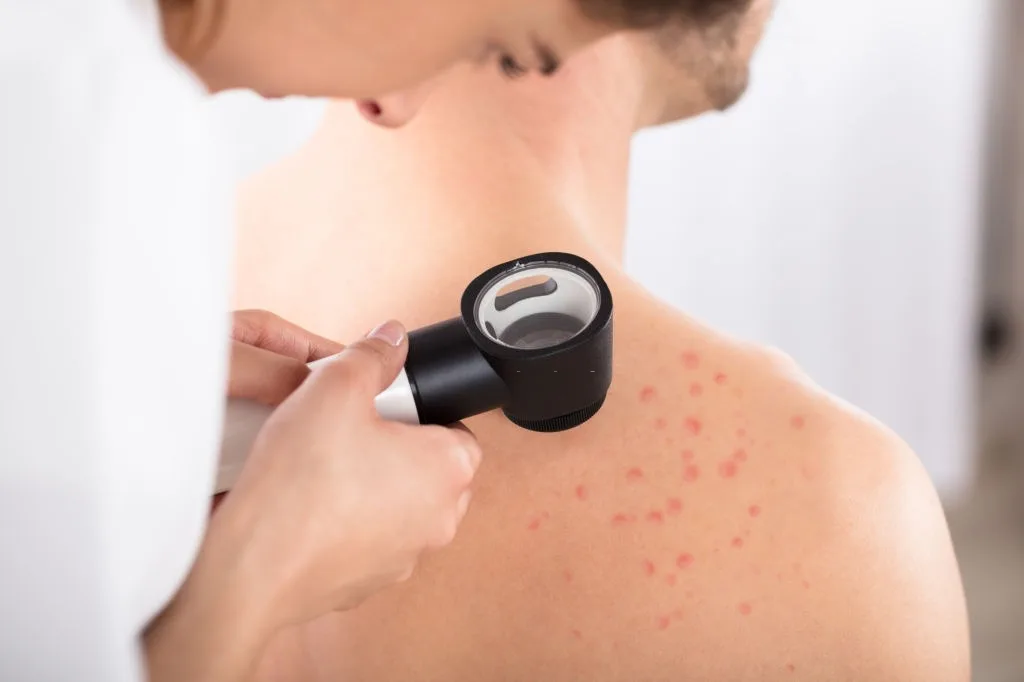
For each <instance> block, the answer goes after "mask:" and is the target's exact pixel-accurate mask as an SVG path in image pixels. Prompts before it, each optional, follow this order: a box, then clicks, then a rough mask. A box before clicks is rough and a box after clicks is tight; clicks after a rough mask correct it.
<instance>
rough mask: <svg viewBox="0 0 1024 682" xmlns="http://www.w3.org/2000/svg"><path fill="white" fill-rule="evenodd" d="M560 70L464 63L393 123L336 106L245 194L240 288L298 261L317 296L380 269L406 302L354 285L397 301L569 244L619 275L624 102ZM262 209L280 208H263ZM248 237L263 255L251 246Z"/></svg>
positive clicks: (291, 270) (628, 119)
mask: <svg viewBox="0 0 1024 682" xmlns="http://www.w3.org/2000/svg"><path fill="white" fill-rule="evenodd" d="M559 77H561V74H560V76H559ZM556 81H557V79H552V80H551V81H550V82H545V81H544V80H543V79H541V78H539V77H538V78H536V79H535V80H534V81H533V82H524V83H516V84H509V83H507V82H501V81H500V80H499V79H498V78H497V77H493V76H492V77H488V76H485V75H483V74H472V73H467V74H466V75H465V77H464V78H463V77H461V76H460V77H459V78H454V79H453V81H452V82H451V83H450V84H449V86H446V89H445V91H443V92H438V93H436V95H435V96H434V98H433V99H432V101H431V102H430V103H429V104H428V106H427V107H426V109H425V110H424V111H423V112H422V113H421V115H420V117H419V118H417V119H416V120H415V121H413V123H412V124H410V125H409V126H407V127H406V128H403V129H400V130H383V129H379V128H377V127H375V126H373V125H371V124H369V123H366V122H364V121H363V120H362V119H361V117H360V116H359V114H358V113H357V112H356V111H355V110H354V107H352V106H351V105H350V104H347V103H337V104H332V105H331V107H330V108H329V110H328V113H327V115H326V118H325V121H324V124H323V125H322V127H321V129H320V130H319V131H318V133H317V134H316V135H315V136H314V138H313V139H312V140H311V141H310V143H309V144H307V145H306V147H305V148H304V149H303V150H302V151H301V152H300V153H299V154H298V155H297V156H296V157H294V158H292V159H289V160H287V161H286V162H284V163H283V164H281V166H280V167H279V169H278V171H274V172H273V173H272V175H271V177H269V178H266V179H265V180H264V181H263V182H262V184H260V183H257V185H256V186H254V187H253V188H251V191H250V192H249V193H248V196H246V197H244V198H243V217H242V223H243V228H242V229H243V235H242V243H243V251H242V258H241V261H242V262H241V266H242V275H241V277H242V280H243V281H242V288H243V289H245V288H246V286H247V285H246V283H245V280H246V279H248V280H250V281H253V280H255V279H257V278H260V277H262V278H264V279H266V278H269V277H277V278H278V279H279V280H280V281H281V282H287V281H291V282H292V283H291V284H288V285H285V284H271V286H277V287H279V288H281V289H283V288H288V287H293V288H294V287H299V285H298V284H297V283H296V280H297V275H298V273H301V277H298V279H302V280H303V281H306V282H310V284H308V285H307V286H313V285H312V283H311V282H312V281H316V282H318V286H319V287H320V289H317V290H316V291H315V292H313V293H312V294H311V293H310V292H309V291H306V292H305V294H304V295H306V296H307V297H308V296H310V295H313V296H316V297H319V298H324V297H326V296H328V294H327V293H324V289H323V288H324V287H328V288H330V289H332V290H333V291H334V292H335V294H336V295H337V296H340V297H342V299H344V298H345V297H346V295H348V296H350V295H351V293H350V292H349V293H348V294H346V293H345V292H342V291H339V288H343V287H344V288H347V287H351V286H355V284H354V283H355V282H366V281H370V282H379V281H382V280H380V277H381V276H382V273H385V272H386V273H387V282H388V287H387V288H388V289H389V290H390V291H396V290H397V291H403V292H406V293H408V294H409V295H413V292H415V294H414V295H415V296H416V298H417V301H416V302H413V301H408V302H402V301H399V300H395V299H393V298H392V297H391V295H390V294H387V293H384V292H383V291H381V292H360V296H364V295H365V296H375V297H376V300H374V301H373V302H372V305H373V307H374V308H384V309H387V310H395V309H396V307H398V306H399V305H401V306H403V307H404V306H406V305H408V306H410V308H412V307H415V306H420V307H422V306H426V305H430V304H429V303H426V302H425V301H426V299H430V298H441V299H443V300H445V301H447V300H449V299H451V300H453V301H457V298H456V295H457V292H460V291H461V288H462V287H464V286H465V284H466V283H467V282H468V281H469V280H468V279H467V277H468V276H471V275H472V274H475V273H478V272H480V271H482V270H483V269H485V268H486V267H488V266H490V265H494V264H496V263H499V262H502V261H504V260H508V259H513V258H516V257H520V256H523V255H527V254H530V253H537V252H541V251H552V250H560V251H569V252H573V253H576V254H578V255H580V256H583V257H585V258H588V259H590V260H592V262H594V263H595V264H596V265H598V267H599V268H601V269H602V272H603V273H604V274H606V276H607V275H610V274H612V272H611V271H616V272H617V271H618V270H619V268H620V266H621V260H622V250H623V246H622V241H623V231H624V226H625V220H626V194H627V179H628V166H629V146H630V138H631V134H632V131H633V125H634V118H633V116H634V115H635V114H634V112H633V111H632V110H631V109H630V106H629V105H630V103H629V101H628V98H621V97H620V98H619V99H617V100H614V99H610V98H606V99H604V100H601V99H599V98H597V97H596V96H594V97H589V98H588V97H587V92H583V93H580V92H575V93H572V92H568V91H566V89H565V87H564V85H563V86H562V90H560V89H559V83H557V82H556ZM563 83H564V82H563ZM621 90H622V88H621V87H619V88H618V91H619V92H620V94H621ZM266 193H272V194H273V198H261V196H260V195H261V194H266ZM246 204H249V205H248V206H246ZM272 212H277V213H278V214H279V215H278V217H277V218H274V219H272V220H269V221H268V220H267V219H266V217H265V216H266V214H267V213H272ZM264 225H266V227H262V226H264ZM261 230H262V233H261ZM254 241H255V242H257V243H260V246H259V247H258V248H259V250H261V251H262V253H260V254H258V255H256V256H253V255H252V254H251V253H250V254H246V247H245V246H244V245H245V243H246V242H249V243H252V242H254ZM260 261H262V263H263V265H261V264H260ZM282 262H287V263H288V266H287V267H286V268H285V267H282V266H281V265H280V263H282ZM332 268H333V272H334V274H331V272H332ZM246 269H248V270H249V272H250V273H251V274H249V275H246V274H245V271H246ZM342 271H347V274H346V275H344V277H345V278H347V279H342V277H343V276H342V275H341V274H340V273H341V272H342ZM269 272H272V273H274V274H273V275H269V274H267V273H269ZM449 272H450V273H451V275H450V277H451V279H450V281H449V280H446V279H445V273H449ZM316 273H319V274H316ZM325 280H330V282H327V281H325ZM255 286H256V287H257V288H258V287H260V286H263V285H255ZM449 290H450V291H449ZM296 295H298V294H297V292H296ZM332 295H334V294H332ZM325 303H326V302H325ZM241 304H242V305H252V304H257V305H262V302H261V301H259V300H256V301H248V300H246V299H244V298H243V299H242V300H241ZM303 305H304V306H305V305H309V304H306V303H303ZM334 305H337V301H335V303H334ZM418 309H419V308H417V310H418ZM285 312H288V311H285ZM439 312H443V311H439ZM398 313H402V314H403V315H405V316H406V317H408V314H407V313H406V312H405V311H403V310H395V314H398ZM403 319H405V318H403ZM346 331H347V330H346Z"/></svg>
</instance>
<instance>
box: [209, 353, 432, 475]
mask: <svg viewBox="0 0 1024 682" xmlns="http://www.w3.org/2000/svg"><path fill="white" fill-rule="evenodd" d="M330 360H331V358H327V359H325V360H319V361H317V362H314V363H311V364H310V365H309V368H310V369H311V370H315V369H316V368H317V367H318V366H320V365H321V364H323V363H325V362H329V361H330ZM373 402H374V406H375V407H376V408H377V414H379V415H380V416H381V417H382V418H384V419H387V420H390V421H397V422H403V423H406V424H419V423H420V418H419V412H418V410H417V409H416V401H415V398H414V397H413V389H412V385H411V384H410V382H409V375H408V374H407V373H406V371H405V369H404V368H403V369H402V371H401V372H399V374H398V377H397V378H396V379H395V380H394V381H393V382H392V383H391V385H390V386H389V387H387V388H386V389H384V391H383V392H381V393H380V394H379V395H378V396H377V397H376V398H375V399H374V401H373ZM273 411H274V408H272V407H268V406H266V405H263V404H261V403H257V402H255V401H252V400H240V399H236V398H229V399H228V404H227V410H226V412H225V415H224V434H223V439H222V443H221V450H220V462H219V465H218V468H217V485H216V490H215V491H214V492H216V493H222V492H225V491H227V490H230V489H231V488H232V487H233V486H234V485H235V481H237V480H238V476H239V474H240V473H241V472H242V468H243V467H244V466H245V462H246V460H247V459H248V457H249V453H250V452H251V451H252V446H253V443H255V442H256V436H257V435H259V432H260V429H261V428H263V424H264V423H265V422H266V421H267V419H268V418H269V417H270V415H271V413H273Z"/></svg>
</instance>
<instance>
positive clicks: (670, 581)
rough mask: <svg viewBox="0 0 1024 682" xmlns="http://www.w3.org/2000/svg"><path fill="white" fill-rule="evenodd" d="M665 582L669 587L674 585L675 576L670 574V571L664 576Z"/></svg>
mask: <svg viewBox="0 0 1024 682" xmlns="http://www.w3.org/2000/svg"><path fill="white" fill-rule="evenodd" d="M665 582H666V583H668V585H669V587H675V584H676V577H675V576H674V575H672V574H671V573H669V574H668V575H666V576H665Z"/></svg>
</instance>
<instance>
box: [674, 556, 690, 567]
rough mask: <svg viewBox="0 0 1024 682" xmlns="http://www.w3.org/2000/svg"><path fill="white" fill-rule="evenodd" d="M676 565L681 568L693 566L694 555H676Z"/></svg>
mask: <svg viewBox="0 0 1024 682" xmlns="http://www.w3.org/2000/svg"><path fill="white" fill-rule="evenodd" d="M676 566H678V567H679V568H689V567H690V566H693V555H692V554H680V555H679V556H677V557H676Z"/></svg>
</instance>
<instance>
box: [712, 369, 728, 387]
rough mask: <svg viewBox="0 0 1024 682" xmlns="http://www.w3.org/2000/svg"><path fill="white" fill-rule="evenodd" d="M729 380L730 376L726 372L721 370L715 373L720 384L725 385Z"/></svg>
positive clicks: (716, 381) (717, 382) (716, 380)
mask: <svg viewBox="0 0 1024 682" xmlns="http://www.w3.org/2000/svg"><path fill="white" fill-rule="evenodd" d="M727 381H729V377H728V376H726V375H725V374H724V373H722V372H719V373H718V374H716V375H715V383H716V384H718V385H719V386H725V382H727Z"/></svg>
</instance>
